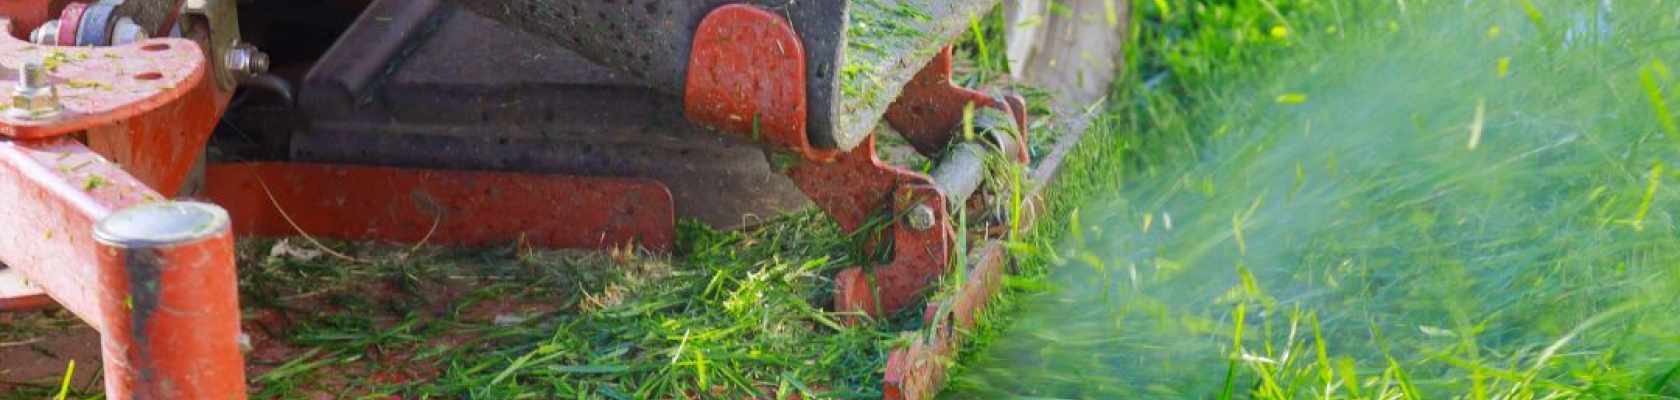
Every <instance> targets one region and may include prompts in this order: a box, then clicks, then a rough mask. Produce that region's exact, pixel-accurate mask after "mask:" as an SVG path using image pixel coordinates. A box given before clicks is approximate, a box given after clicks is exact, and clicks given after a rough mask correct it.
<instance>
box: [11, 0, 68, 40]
mask: <svg viewBox="0 0 1680 400" xmlns="http://www.w3.org/2000/svg"><path fill="white" fill-rule="evenodd" d="M66 2H67V1H65V0H10V1H0V16H5V17H6V18H7V19H10V20H11V21H12V26H11V28H10V32H11V34H12V37H20V38H21V37H29V32H30V31H33V30H35V28H36V27H39V26H41V24H44V23H46V22H47V21H49V20H52V19H53V18H56V17H58V15H59V10H61V9H63V8H64V4H65V3H66Z"/></svg>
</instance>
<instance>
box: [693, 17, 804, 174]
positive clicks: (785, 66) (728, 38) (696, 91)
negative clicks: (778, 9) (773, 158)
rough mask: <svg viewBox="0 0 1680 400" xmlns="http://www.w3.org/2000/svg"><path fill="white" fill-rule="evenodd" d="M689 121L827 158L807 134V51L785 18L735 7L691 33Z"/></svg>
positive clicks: (710, 19) (704, 22)
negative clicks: (692, 46) (692, 39)
mask: <svg viewBox="0 0 1680 400" xmlns="http://www.w3.org/2000/svg"><path fill="white" fill-rule="evenodd" d="M684 90H685V92H684V95H683V109H684V115H686V116H687V117H688V119H689V120H691V121H694V122H695V123H698V124H701V125H704V126H707V127H711V128H713V129H717V130H720V131H723V132H728V133H735V134H741V135H745V136H748V137H750V138H751V139H753V140H757V141H763V142H765V143H769V144H771V145H773V146H776V147H779V148H782V149H785V150H788V151H793V152H796V153H800V154H804V156H805V158H807V159H826V158H830V157H833V156H834V155H835V154H836V152H834V151H823V150H821V149H817V148H814V147H813V146H812V145H811V140H810V137H809V136H808V135H806V131H805V127H806V126H805V123H806V116H807V111H806V95H805V93H806V92H805V47H804V46H803V45H802V44H800V42H799V34H798V33H796V32H794V31H793V26H792V25H789V24H788V21H787V20H786V19H784V18H782V17H781V16H778V15H776V14H773V13H770V12H769V11H765V10H764V9H761V8H757V7H753V6H748V5H741V4H731V5H726V6H723V7H718V8H717V9H716V10H714V11H712V12H711V14H709V15H707V16H706V19H705V20H704V21H702V22H701V23H700V26H699V27H698V28H697V30H696V32H695V34H694V49H693V52H692V54H691V58H690V60H689V68H688V84H687V86H686V87H685V88H684Z"/></svg>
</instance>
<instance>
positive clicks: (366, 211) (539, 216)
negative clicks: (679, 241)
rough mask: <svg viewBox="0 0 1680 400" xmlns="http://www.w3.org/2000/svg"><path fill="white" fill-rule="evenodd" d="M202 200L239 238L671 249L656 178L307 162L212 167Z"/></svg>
mask: <svg viewBox="0 0 1680 400" xmlns="http://www.w3.org/2000/svg"><path fill="white" fill-rule="evenodd" d="M205 188H206V192H207V196H208V197H209V198H210V199H212V200H214V201H215V202H216V203H217V204H220V205H222V206H223V207H226V208H227V209H228V212H229V214H230V215H232V216H233V220H234V221H235V222H234V231H235V232H237V233H239V234H241V235H258V236H292V235H298V234H305V235H319V236H323V237H331V238H336V239H346V240H376V241H394V242H403V243H422V242H423V243H429V244H445V245H468V246H483V245H500V244H514V243H516V242H517V243H519V244H520V245H528V246H534V247H556V248H579V249H603V248H610V247H617V246H627V245H636V246H642V247H644V248H647V249H649V250H654V251H665V250H669V249H670V248H671V246H672V243H673V241H674V239H675V235H676V228H675V224H676V222H675V219H676V217H675V211H674V209H673V206H672V200H671V192H670V191H669V190H667V189H666V188H665V186H664V185H662V184H660V183H658V182H657V181H652V180H645V179H619V178H589V177H577V176H565V175H535V174H514V173H496V172H469V171H447V170H424V169H406V168H391V167H367V166H352V165H338V164H308V163H236V164H212V165H211V166H210V167H209V169H208V171H207V173H206V184H205Z"/></svg>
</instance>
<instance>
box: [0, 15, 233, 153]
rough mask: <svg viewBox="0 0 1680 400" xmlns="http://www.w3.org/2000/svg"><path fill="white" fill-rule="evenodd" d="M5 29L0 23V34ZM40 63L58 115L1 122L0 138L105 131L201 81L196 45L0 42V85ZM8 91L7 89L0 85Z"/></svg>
mask: <svg viewBox="0 0 1680 400" xmlns="http://www.w3.org/2000/svg"><path fill="white" fill-rule="evenodd" d="M4 29H10V26H9V23H7V22H3V21H0V30H4ZM30 60H45V64H46V65H47V67H48V68H49V69H51V70H52V71H51V72H50V75H51V81H52V82H53V83H54V85H55V86H56V87H57V90H58V99H59V103H60V105H62V106H63V111H62V112H60V113H59V114H58V115H57V116H56V117H54V118H43V119H20V118H14V117H12V116H0V136H9V137H14V138H24V139H33V138H43V137H52V136H58V135H63V134H67V133H70V132H74V131H79V130H83V129H87V128H91V127H96V126H102V125H108V124H111V123H114V122H117V121H120V120H123V119H126V118H129V117H133V116H135V115H139V114H140V113H142V112H145V111H146V110H148V109H151V108H154V107H156V106H159V105H162V104H165V103H168V102H170V101H173V100H175V99H176V98H179V97H181V96H183V95H185V94H186V93H187V92H188V91H190V90H191V89H192V88H193V87H194V86H196V85H197V84H198V82H199V81H200V80H202V79H204V73H205V66H204V65H205V62H204V61H205V60H204V55H203V53H202V52H200V51H199V48H198V45H197V44H194V43H193V42H192V41H189V40H182V39H150V40H145V41H141V42H138V43H134V44H131V45H127V46H117V47H98V48H89V47H55V46H39V45H35V44H31V43H28V42H24V41H22V40H18V39H16V38H13V37H11V36H9V35H5V36H4V37H0V82H16V81H17V79H18V69H19V68H20V67H21V66H22V65H23V64H24V63H25V62H28V61H30ZM0 87H4V88H6V89H10V87H11V85H10V84H7V85H0Z"/></svg>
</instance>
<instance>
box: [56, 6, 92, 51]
mask: <svg viewBox="0 0 1680 400" xmlns="http://www.w3.org/2000/svg"><path fill="white" fill-rule="evenodd" d="M86 11H87V3H70V4H66V5H64V11H63V12H60V13H59V17H58V21H59V22H58V45H59V46H75V45H76V31H78V30H80V29H81V26H82V14H83V13H85V12H86Z"/></svg>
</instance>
